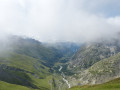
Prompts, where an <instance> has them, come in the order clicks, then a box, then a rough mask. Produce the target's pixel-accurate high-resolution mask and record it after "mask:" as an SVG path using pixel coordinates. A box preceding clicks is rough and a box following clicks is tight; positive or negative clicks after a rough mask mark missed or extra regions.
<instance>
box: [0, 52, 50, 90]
mask: <svg viewBox="0 0 120 90" xmlns="http://www.w3.org/2000/svg"><path fill="white" fill-rule="evenodd" d="M51 79H52V77H51V74H50V72H49V68H48V67H46V66H44V65H42V64H41V62H39V61H38V60H37V59H35V58H32V57H29V56H26V55H21V54H16V53H9V54H8V55H7V56H0V80H2V81H5V82H8V83H12V84H17V85H23V86H27V87H31V88H39V89H43V90H44V89H45V90H48V89H50V84H49V83H48V81H49V80H51Z"/></svg>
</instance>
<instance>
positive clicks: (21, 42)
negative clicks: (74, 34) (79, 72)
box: [0, 36, 78, 90]
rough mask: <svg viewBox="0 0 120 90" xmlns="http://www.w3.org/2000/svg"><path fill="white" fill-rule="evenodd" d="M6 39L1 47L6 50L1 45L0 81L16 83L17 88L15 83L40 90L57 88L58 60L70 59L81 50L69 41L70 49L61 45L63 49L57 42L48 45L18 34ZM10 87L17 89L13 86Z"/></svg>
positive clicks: (10, 83)
mask: <svg viewBox="0 0 120 90" xmlns="http://www.w3.org/2000/svg"><path fill="white" fill-rule="evenodd" d="M7 40H8V41H7V43H6V41H4V42H2V44H1V45H2V46H1V48H2V47H3V46H4V48H5V49H4V48H2V50H1V54H0V80H1V81H4V82H1V83H4V84H6V85H10V86H13V85H12V84H14V86H15V87H16V88H17V87H20V86H16V85H22V86H27V87H30V88H34V89H40V90H49V89H50V88H56V85H55V80H54V79H55V78H58V77H59V75H57V76H56V75H54V76H53V74H54V69H53V68H52V67H53V66H54V64H55V63H57V62H61V63H63V62H66V61H68V58H70V56H72V54H73V53H75V50H76V49H78V45H76V46H75V44H74V45H73V46H72V45H70V43H68V44H67V43H66V45H70V46H69V48H66V47H67V46H66V45H64V44H59V45H60V47H61V48H62V49H60V48H57V47H58V46H57V45H55V46H57V47H55V46H46V45H44V44H42V43H41V42H39V41H37V40H34V39H31V38H22V37H18V36H10V37H9V38H8V39H7ZM71 47H72V48H71ZM65 49H66V50H65ZM64 57H65V58H64ZM61 79H62V78H61ZM5 82H7V83H9V84H7V83H5ZM1 85H3V84H1ZM0 87H2V86H0ZM3 88H4V87H3ZM21 88H22V87H21ZM23 88H24V87H23ZM6 89H7V88H6ZM9 89H10V88H9ZM11 89H15V88H12V87H11ZM28 89H29V88H28ZM25 90H26V89H25Z"/></svg>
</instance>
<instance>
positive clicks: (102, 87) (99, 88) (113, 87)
mask: <svg viewBox="0 0 120 90" xmlns="http://www.w3.org/2000/svg"><path fill="white" fill-rule="evenodd" d="M70 90H120V78H117V79H114V80H112V81H109V82H107V83H104V84H98V85H91V86H90V85H85V86H75V87H72V88H70Z"/></svg>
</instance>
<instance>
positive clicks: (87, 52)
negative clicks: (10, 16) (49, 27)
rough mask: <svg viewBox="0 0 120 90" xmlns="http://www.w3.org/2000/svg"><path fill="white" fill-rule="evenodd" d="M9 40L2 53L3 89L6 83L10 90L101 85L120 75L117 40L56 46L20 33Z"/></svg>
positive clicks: (76, 89)
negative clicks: (9, 42) (8, 45)
mask: <svg viewBox="0 0 120 90" xmlns="http://www.w3.org/2000/svg"><path fill="white" fill-rule="evenodd" d="M10 40H11V42H12V43H11V44H10V46H12V47H9V48H8V50H6V52H4V53H1V55H0V81H1V85H0V87H1V88H3V89H4V88H5V87H4V86H3V84H6V85H8V87H9V88H10V89H11V90H15V89H16V88H18V87H20V88H23V90H24V89H25V90H31V89H32V90H69V89H70V90H79V89H80V90H81V89H82V88H83V90H84V89H85V90H86V89H87V88H88V87H90V88H91V89H92V88H93V89H94V87H95V88H97V87H98V88H99V87H100V88H102V86H104V85H105V86H106V85H109V81H110V82H111V80H113V81H114V79H116V78H119V77H120V43H119V42H120V41H118V40H112V41H105V42H104V41H100V42H94V43H93V42H92V43H87V44H82V45H81V44H79V45H78V44H77V45H76V44H74V43H66V42H65V43H60V44H59V43H57V44H54V45H55V46H53V45H49V44H42V43H41V42H39V41H37V40H34V39H30V38H22V37H17V36H14V37H13V36H12V37H10ZM103 42H104V43H103ZM13 46H14V47H13ZM116 80H118V82H119V79H116ZM106 82H108V84H107V83H106ZM116 82H117V81H116ZM2 83H3V84H2ZM113 85H114V84H113ZM13 86H14V87H13ZM115 88H117V85H116V84H115ZM91 89H90V90H91ZM6 90H7V88H6ZM96 90H97V89H96ZM105 90H107V88H106V89H105ZM111 90H112V89H111Z"/></svg>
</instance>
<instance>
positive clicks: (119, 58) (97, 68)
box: [70, 53, 120, 86]
mask: <svg viewBox="0 0 120 90" xmlns="http://www.w3.org/2000/svg"><path fill="white" fill-rule="evenodd" d="M118 77H120V53H118V54H116V55H114V56H111V57H109V58H106V59H103V60H100V61H99V62H97V63H95V64H94V65H92V66H91V67H90V68H88V69H86V70H84V71H81V72H80V73H78V74H75V75H74V76H72V78H71V79H70V82H71V85H73V86H74V85H86V84H90V85H91V84H101V83H104V82H108V81H109V80H112V79H115V78H118Z"/></svg>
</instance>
